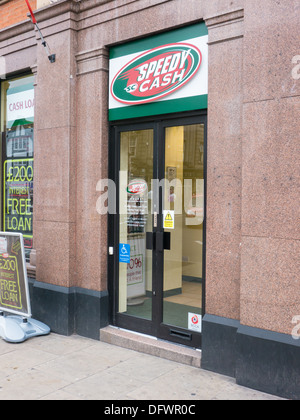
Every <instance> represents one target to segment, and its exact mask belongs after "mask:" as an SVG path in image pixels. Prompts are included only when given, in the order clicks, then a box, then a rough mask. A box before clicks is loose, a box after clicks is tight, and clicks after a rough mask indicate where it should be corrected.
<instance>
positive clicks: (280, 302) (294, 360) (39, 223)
mask: <svg viewBox="0 0 300 420" xmlns="http://www.w3.org/2000/svg"><path fill="white" fill-rule="evenodd" d="M16 1H17V0H16ZM4 3H5V7H8V5H9V2H7V1H5V2H3V3H2V2H1V1H0V12H1V7H3V6H2V5H4ZM31 3H32V7H34V8H35V6H34V2H31ZM49 3H50V2H49V1H48V0H37V10H36V12H35V15H36V19H37V21H38V22H39V26H40V29H41V31H42V33H43V35H44V37H45V39H46V41H47V43H48V47H49V50H50V52H51V54H55V58H56V60H55V62H50V61H49V59H48V57H47V54H46V53H45V49H44V48H43V46H42V45H41V40H40V36H39V34H38V32H37V31H36V30H35V28H34V27H33V25H32V23H31V21H30V19H29V17H28V18H27V19H26V16H24V20H23V21H20V22H19V23H15V22H14V25H12V26H7V27H5V26H2V28H3V29H1V30H0V75H2V74H4V72H3V71H1V69H2V68H5V74H4V76H1V80H0V81H1V138H2V148H1V153H2V154H1V157H2V159H1V164H2V168H1V171H0V172H1V175H0V179H1V185H2V202H1V207H0V208H1V223H2V227H1V228H2V229H4V230H9V231H18V232H22V233H23V234H24V238H25V242H26V247H27V254H28V273H29V277H30V292H31V306H32V312H33V316H34V318H35V319H38V320H40V321H41V322H44V323H45V324H47V325H49V326H50V327H51V329H52V331H53V332H55V333H58V334H66V335H70V334H73V333H77V334H80V335H83V336H86V337H90V338H93V339H97V340H98V339H99V338H100V339H101V331H102V329H103V328H104V327H107V326H109V325H112V326H114V327H120V328H122V329H126V330H130V331H133V332H138V333H145V334H148V335H150V336H152V337H154V338H157V339H158V341H160V340H161V339H162V340H164V341H168V342H173V343H175V344H176V343H177V344H178V343H179V344H181V345H184V346H187V347H192V348H196V349H201V351H202V368H204V369H208V370H213V371H216V372H219V373H221V374H225V375H229V376H232V377H235V378H236V380H237V381H238V383H239V384H241V385H245V386H250V387H253V388H257V389H259V390H262V391H266V392H270V393H274V394H276V395H281V396H285V397H288V398H295V397H299V389H300V383H299V377H300V371H299V366H300V362H299V360H300V359H299V349H300V347H299V346H300V340H298V339H297V336H298V330H299V326H298V323H299V322H300V321H299V322H297V320H298V319H300V315H299V314H300V307H299V302H300V290H299V238H300V236H299V223H298V207H299V206H298V197H299V189H298V188H299V171H298V162H297V159H298V156H299V118H298V117H299V110H300V109H299V106H300V104H299V95H300V90H299V89H300V84H299V78H298V73H299V71H298V59H297V57H298V54H299V40H297V37H295V33H298V27H299V7H298V6H295V2H276V4H274V2H272V1H269V0H268V1H264V2H259V1H254V2H246V1H244V0H233V1H227V0H222V1H209V2H208V1H202V0H169V1H165V0H153V1H152V0H151V1H148V0H128V1H124V0H113V1H112V0H95V1H90V0H89V1H85V0H83V1H77V0H61V1H59V2H52V3H51V4H49ZM11 4H12V5H13V4H15V2H12V3H11ZM1 24H2V25H3V22H2V23H1ZM270 28H272V30H271V29H270ZM33 171H34V172H33ZM298 316H299V318H298ZM295 331H296V333H295ZM292 332H293V334H292ZM295 337H296V338H295ZM179 347H180V346H179ZM180 348H181V347H180ZM188 350H189V351H190V349H188ZM287 355H288V356H287Z"/></svg>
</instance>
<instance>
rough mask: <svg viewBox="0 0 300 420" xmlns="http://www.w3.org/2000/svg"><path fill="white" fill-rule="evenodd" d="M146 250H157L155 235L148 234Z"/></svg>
mask: <svg viewBox="0 0 300 420" xmlns="http://www.w3.org/2000/svg"><path fill="white" fill-rule="evenodd" d="M146 249H150V250H154V249H155V233H153V232H146Z"/></svg>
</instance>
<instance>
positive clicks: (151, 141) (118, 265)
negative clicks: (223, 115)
mask: <svg viewBox="0 0 300 420" xmlns="http://www.w3.org/2000/svg"><path fill="white" fill-rule="evenodd" d="M114 131H115V135H114V140H115V142H116V143H115V147H116V148H117V153H116V154H115V167H116V168H117V169H118V171H116V181H117V183H116V192H117V212H116V219H115V221H114V222H115V225H116V226H115V227H114V238H115V244H114V245H115V249H116V252H115V265H114V267H115V268H114V279H115V281H114V301H113V308H114V309H113V312H114V313H113V320H114V323H115V325H117V326H120V327H123V328H126V329H130V330H135V331H139V332H143V333H147V334H151V335H153V336H156V337H159V338H163V339H167V340H170V341H175V342H178V343H183V344H186V345H191V346H194V347H200V346H201V328H202V315H203V311H204V239H205V232H204V225H205V224H204V208H205V205H204V204H205V199H204V198H205V188H204V186H205V179H204V174H205V135H206V133H205V132H206V123H205V118H204V117H200V116H199V117H197V118H189V119H182V120H171V121H165V122H159V123H149V124H142V125H135V126H133V125H131V126H122V127H115V128H114Z"/></svg>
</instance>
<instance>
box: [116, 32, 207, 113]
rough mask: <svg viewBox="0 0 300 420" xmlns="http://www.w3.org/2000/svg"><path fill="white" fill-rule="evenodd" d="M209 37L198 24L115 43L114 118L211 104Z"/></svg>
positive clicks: (202, 107) (188, 108)
mask: <svg viewBox="0 0 300 420" xmlns="http://www.w3.org/2000/svg"><path fill="white" fill-rule="evenodd" d="M207 38H208V37H207V29H206V26H205V24H197V25H193V26H191V27H188V28H182V29H179V30H176V31H172V32H168V33H166V34H163V35H159V36H155V37H151V38H147V39H144V40H140V41H138V42H132V43H129V44H126V45H122V46H118V47H114V48H112V49H111V51H110V98H109V117H110V120H119V119H127V118H135V117H142V116H150V115H159V114H166V113H172V112H181V111H190V110H196V109H204V108H207V73H208V72H207V69H208V62H207V41H208V39H207ZM170 41H173V42H170ZM150 46H151V47H152V48H149V47H150ZM147 47H148V48H147Z"/></svg>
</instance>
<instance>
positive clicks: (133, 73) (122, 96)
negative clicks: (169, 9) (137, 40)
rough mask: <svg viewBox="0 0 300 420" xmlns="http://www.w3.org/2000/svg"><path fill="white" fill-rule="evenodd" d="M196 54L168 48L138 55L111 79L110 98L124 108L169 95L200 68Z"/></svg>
mask: <svg viewBox="0 0 300 420" xmlns="http://www.w3.org/2000/svg"><path fill="white" fill-rule="evenodd" d="M201 62H202V54H201V52H200V50H199V49H198V48H197V47H195V46H193V45H191V44H186V43H177V44H169V45H165V46H162V47H159V48H155V49H153V50H151V51H148V52H146V53H144V54H141V55H140V56H138V57H137V58H135V59H134V60H132V61H131V62H129V63H128V64H126V65H125V66H124V67H123V68H122V69H121V70H120V71H119V72H118V73H117V75H116V76H115V78H114V80H113V82H112V85H111V94H112V96H113V97H114V98H115V99H116V100H117V101H119V102H122V103H124V104H136V105H137V104H143V103H148V102H152V101H155V100H157V99H159V98H162V97H164V96H167V95H170V94H171V93H173V92H174V91H175V90H177V89H179V88H181V87H182V86H183V85H185V84H186V83H188V82H189V81H190V80H191V79H192V78H193V77H194V76H195V75H196V73H197V71H198V70H199V68H200V66H201Z"/></svg>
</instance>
